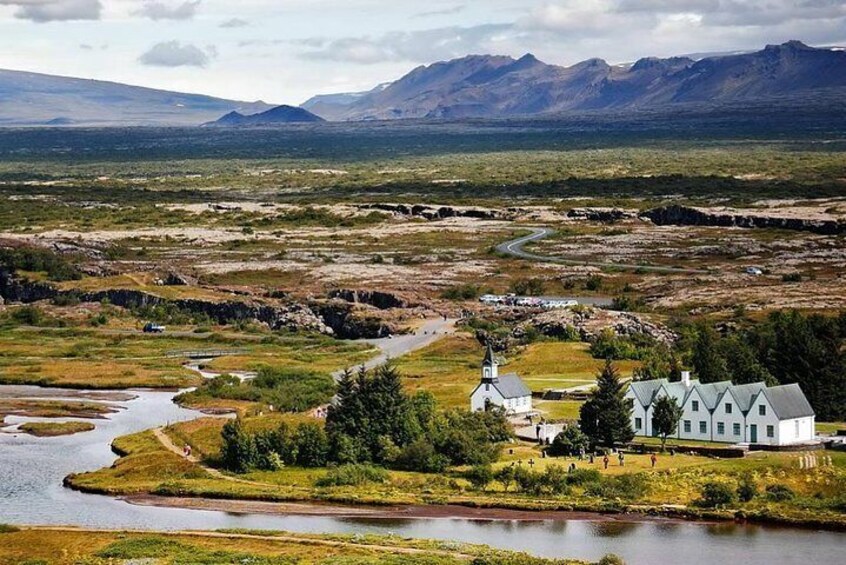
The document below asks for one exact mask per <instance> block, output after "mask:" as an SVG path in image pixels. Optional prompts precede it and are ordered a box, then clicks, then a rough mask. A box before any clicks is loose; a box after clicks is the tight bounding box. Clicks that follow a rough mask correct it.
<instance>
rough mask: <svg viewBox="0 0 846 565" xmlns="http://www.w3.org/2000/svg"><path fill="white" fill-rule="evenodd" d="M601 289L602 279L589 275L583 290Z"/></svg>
mask: <svg viewBox="0 0 846 565" xmlns="http://www.w3.org/2000/svg"><path fill="white" fill-rule="evenodd" d="M601 288H602V277H600V276H599V275H591V276H589V277H588V278H587V280H586V281H585V290H591V291H596V290H600V289H601Z"/></svg>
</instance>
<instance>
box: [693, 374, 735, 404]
mask: <svg viewBox="0 0 846 565" xmlns="http://www.w3.org/2000/svg"><path fill="white" fill-rule="evenodd" d="M693 386H694V387H695V388H696V390H697V391H698V392H699V397H700V398H701V399H702V402H704V403H705V407H706V408H708V410H709V411H713V410H714V408H716V407H717V403H718V402H719V400H720V397H721V396H722V395H723V393H724V392H725V391H726V390H727V389H728V388H729V387H730V386H731V381H720V382H718V383H708V384H704V385H703V384H699V383H698V382H697V383H696V384H695V385H693Z"/></svg>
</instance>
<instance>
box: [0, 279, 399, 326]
mask: <svg viewBox="0 0 846 565" xmlns="http://www.w3.org/2000/svg"><path fill="white" fill-rule="evenodd" d="M62 297H69V298H73V299H74V300H76V301H79V302H103V301H108V302H109V303H111V304H114V305H115V306H120V307H123V308H131V309H136V308H146V307H156V306H171V307H174V308H177V309H179V310H182V311H185V312H190V313H192V314H200V315H204V316H207V317H208V318H209V319H211V320H214V322H215V323H218V324H229V323H232V322H239V321H255V322H259V323H263V324H267V326H268V327H270V328H271V329H275V330H278V329H288V330H290V331H309V332H319V333H324V334H329V335H334V336H336V337H338V338H341V339H362V338H380V337H386V336H388V335H391V334H394V333H397V329H396V328H395V327H394V326H393V325H392V324H390V323H388V322H386V321H385V320H383V319H382V318H380V317H379V316H376V315H373V312H374V311H375V310H376V309H375V308H372V307H370V306H363V307H362V306H358V305H355V304H352V303H350V302H346V301H343V300H321V301H311V302H309V303H307V304H303V303H300V302H294V301H291V300H287V301H283V300H279V301H276V302H275V303H262V302H257V301H254V300H243V301H235V300H231V301H222V302H215V301H211V300H200V299H176V300H171V299H166V298H162V297H159V296H156V295H154V294H151V293H148V292H144V291H141V290H134V289H108V290H101V291H95V292H80V291H77V290H60V289H58V288H56V287H55V286H53V285H50V284H46V283H40V282H31V281H27V280H24V279H20V278H17V277H14V276H12V275H11V274H9V273H8V272H0V299H2V300H4V301H6V302H20V303H27V304H28V303H32V302H38V301H41V300H55V299H59V298H62ZM368 308H370V309H371V310H370V311H368V310H367V309H368Z"/></svg>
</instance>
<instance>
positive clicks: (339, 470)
mask: <svg viewBox="0 0 846 565" xmlns="http://www.w3.org/2000/svg"><path fill="white" fill-rule="evenodd" d="M387 480H388V472H387V471H386V470H385V469H383V468H382V467H374V466H372V465H341V466H340V467H334V468H332V469H330V470H329V472H328V473H327V474H326V475H325V476H324V477H321V478H319V479H318V480H317V482H316V483H315V484H316V485H317V486H319V487H341V486H359V485H365V484H369V483H384V482H386V481H387Z"/></svg>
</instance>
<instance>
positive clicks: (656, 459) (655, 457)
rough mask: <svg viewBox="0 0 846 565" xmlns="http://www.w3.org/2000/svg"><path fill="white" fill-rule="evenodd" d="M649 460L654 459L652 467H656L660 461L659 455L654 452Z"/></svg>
mask: <svg viewBox="0 0 846 565" xmlns="http://www.w3.org/2000/svg"><path fill="white" fill-rule="evenodd" d="M649 460H650V461H652V468H653V469H654V468H655V464H656V463H657V462H658V456H657V455H655V454H654V453H653V454H652V457H650V458H649Z"/></svg>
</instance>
